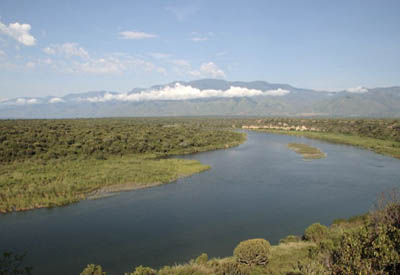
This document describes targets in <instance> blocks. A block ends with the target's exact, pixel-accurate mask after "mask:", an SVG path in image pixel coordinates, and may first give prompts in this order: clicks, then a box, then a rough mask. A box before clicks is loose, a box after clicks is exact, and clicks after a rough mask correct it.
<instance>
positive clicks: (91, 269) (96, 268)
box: [81, 264, 107, 275]
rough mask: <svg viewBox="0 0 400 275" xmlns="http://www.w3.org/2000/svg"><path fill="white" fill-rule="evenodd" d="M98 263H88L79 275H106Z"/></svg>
mask: <svg viewBox="0 0 400 275" xmlns="http://www.w3.org/2000/svg"><path fill="white" fill-rule="evenodd" d="M106 274H107V273H105V272H103V269H102V267H101V266H100V265H94V264H90V265H88V266H87V267H86V268H85V269H84V270H83V271H82V272H81V275H106Z"/></svg>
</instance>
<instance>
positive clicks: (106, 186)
mask: <svg viewBox="0 0 400 275" xmlns="http://www.w3.org/2000/svg"><path fill="white" fill-rule="evenodd" d="M209 168H210V167H209V166H207V165H203V164H201V163H199V162H198V161H195V160H184V159H157V158H156V157H155V156H154V155H131V156H122V157H117V156H114V157H110V158H108V159H106V160H97V159H87V160H53V161H51V162H49V163H47V164H45V165H44V164H39V163H32V162H31V163H29V162H15V163H11V164H8V165H2V166H0V198H1V199H0V212H2V213H7V212H11V211H22V210H29V209H34V208H42V207H54V206H62V205H66V204H69V203H73V202H77V201H79V200H82V199H85V198H87V197H88V196H93V195H101V194H102V193H104V192H113V191H119V190H127V189H138V188H145V187H150V186H154V185H159V184H163V183H167V182H170V181H174V180H176V179H178V178H180V177H184V176H189V175H192V174H194V173H198V172H201V171H205V170H207V169H209Z"/></svg>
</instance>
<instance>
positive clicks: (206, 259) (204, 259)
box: [195, 253, 208, 264]
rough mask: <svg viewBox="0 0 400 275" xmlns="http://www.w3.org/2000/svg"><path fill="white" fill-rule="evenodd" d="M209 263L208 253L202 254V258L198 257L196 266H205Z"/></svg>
mask: <svg viewBox="0 0 400 275" xmlns="http://www.w3.org/2000/svg"><path fill="white" fill-rule="evenodd" d="M207 261H208V255H207V254H206V253H202V254H201V255H200V256H198V257H197V258H196V260H195V263H196V264H205V263H207Z"/></svg>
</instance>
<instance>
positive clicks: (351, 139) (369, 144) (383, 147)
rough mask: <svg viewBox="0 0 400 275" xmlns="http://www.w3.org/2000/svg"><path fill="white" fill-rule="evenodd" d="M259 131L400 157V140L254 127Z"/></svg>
mask: <svg viewBox="0 0 400 275" xmlns="http://www.w3.org/2000/svg"><path fill="white" fill-rule="evenodd" d="M253 131H257V132H266V133H273V134H280V135H291V136H302V137H307V138H311V139H318V140H323V141H327V142H330V143H337V144H345V145H351V146H357V147H361V148H364V149H368V150H371V151H374V152H376V153H378V154H382V155H386V156H390V157H394V158H398V159H400V142H396V141H391V140H382V139H376V138H370V137H360V136H355V135H344V134H336V133H325V132H310V131H293V130H274V129H253Z"/></svg>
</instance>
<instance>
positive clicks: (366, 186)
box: [0, 132, 400, 275]
mask: <svg viewBox="0 0 400 275" xmlns="http://www.w3.org/2000/svg"><path fill="white" fill-rule="evenodd" d="M289 142H302V143H307V144H310V145H312V146H316V147H318V148H320V149H322V150H323V151H324V152H325V153H327V158H325V159H320V160H312V161H304V160H303V159H302V157H301V156H300V155H297V154H296V153H294V152H293V151H291V150H289V149H287V148H286V145H287V143H289ZM183 158H189V159H196V160H199V161H201V162H202V163H205V164H209V165H211V167H212V169H211V170H209V171H207V172H204V173H201V174H197V175H194V176H192V177H189V178H185V179H181V180H178V181H176V182H173V183H171V184H167V185H164V186H160V187H155V188H151V189H145V190H138V191H131V192H124V193H121V194H119V195H116V196H113V197H108V198H104V199H99V200H89V201H83V202H80V203H77V204H74V205H70V206H66V207H62V208H55V209H50V210H49V209H40V210H35V211H29V212H23V213H13V214H8V215H0V250H3V249H5V248H7V249H14V250H17V251H24V250H26V251H28V252H29V253H28V256H27V263H28V264H30V265H33V266H34V274H35V275H46V274H49V275H50V274H51V275H53V274H61V275H62V274H66V275H69V274H71V275H72V274H79V273H80V271H81V270H82V269H83V268H84V267H85V266H86V264H88V263H97V264H101V265H102V266H103V267H104V269H105V270H106V271H107V272H108V274H111V275H114V274H123V272H128V271H131V270H132V269H133V268H134V266H137V265H140V264H143V265H147V266H152V267H160V266H163V265H167V264H168V265H171V264H174V263H181V262H184V261H187V260H189V259H191V258H194V257H196V256H198V255H199V254H200V253H202V252H206V253H208V254H209V256H211V257H216V256H219V257H223V256H229V255H232V251H233V249H234V247H235V246H236V244H237V243H238V242H240V241H242V240H245V239H248V238H265V239H267V240H269V241H270V242H271V243H277V242H278V241H279V239H280V238H283V237H285V236H286V235H288V234H299V235H300V234H302V233H303V231H304V229H305V228H306V227H307V226H308V225H310V224H311V223H314V222H321V223H324V224H327V225H328V224H330V223H331V222H332V221H333V220H334V219H335V218H339V217H342V218H346V217H350V216H352V215H356V214H360V213H364V212H366V211H368V210H369V209H371V206H372V204H373V202H374V201H375V199H376V197H377V195H378V194H379V193H380V192H381V191H387V190H389V189H390V188H392V187H393V186H395V185H396V184H399V179H400V160H397V159H393V158H389V157H385V156H381V155H377V154H375V153H372V152H369V151H366V150H361V149H358V148H354V147H350V146H342V145H334V144H329V143H324V142H322V141H316V140H311V139H306V138H301V137H292V136H282V135H275V134H265V133H253V132H248V141H247V142H246V143H245V144H243V145H241V146H239V147H236V148H231V149H228V150H219V151H214V152H207V153H201V154H196V155H190V156H184V157H183Z"/></svg>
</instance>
